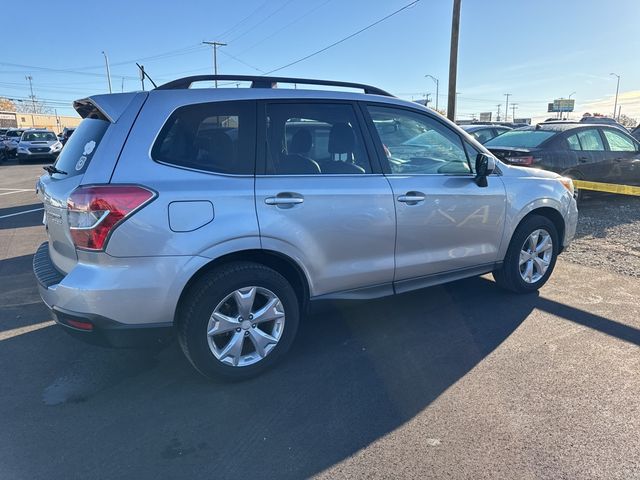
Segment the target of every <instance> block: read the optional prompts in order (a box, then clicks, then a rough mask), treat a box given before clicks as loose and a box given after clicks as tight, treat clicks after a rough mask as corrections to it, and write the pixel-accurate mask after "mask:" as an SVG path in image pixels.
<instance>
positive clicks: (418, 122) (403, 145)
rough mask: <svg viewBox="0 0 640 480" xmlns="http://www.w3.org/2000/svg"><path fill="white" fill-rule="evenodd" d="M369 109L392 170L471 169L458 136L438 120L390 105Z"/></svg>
mask: <svg viewBox="0 0 640 480" xmlns="http://www.w3.org/2000/svg"><path fill="white" fill-rule="evenodd" d="M368 109H369V113H370V115H371V118H372V120H373V124H374V125H375V127H376V130H377V131H378V135H379V137H380V141H381V142H382V145H383V149H384V152H385V154H386V157H387V161H388V163H389V167H390V169H391V173H397V174H412V173H413V174H434V173H441V174H467V173H471V168H470V166H469V162H468V160H467V155H466V153H465V150H464V147H463V145H462V140H461V138H460V136H459V135H458V134H457V133H455V132H454V131H453V130H451V129H449V128H447V127H446V126H444V125H443V124H441V123H440V122H438V121H437V120H435V119H433V118H431V117H428V116H426V115H421V114H419V113H413V112H410V111H407V110H401V109H396V108H390V107H374V106H370V107H368Z"/></svg>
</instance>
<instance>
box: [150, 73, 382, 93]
mask: <svg viewBox="0 0 640 480" xmlns="http://www.w3.org/2000/svg"><path fill="white" fill-rule="evenodd" d="M213 80H229V81H241V82H251V88H275V87H276V86H277V84H278V83H299V84H303V85H328V86H332V87H348V88H358V89H362V90H364V93H368V94H373V95H383V96H385V97H393V95H391V94H390V93H389V92H385V91H384V90H382V89H380V88H377V87H372V86H371V85H365V84H363V83H352V82H336V81H333V80H313V79H310V78H291V77H263V76H256V75H194V76H191V77H184V78H179V79H177V80H173V81H171V82H169V83H165V84H164V85H160V86H159V87H157V88H156V90H176V89H181V88H189V87H191V84H192V83H196V82H207V81H213Z"/></svg>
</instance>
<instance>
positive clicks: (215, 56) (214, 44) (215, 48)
mask: <svg viewBox="0 0 640 480" xmlns="http://www.w3.org/2000/svg"><path fill="white" fill-rule="evenodd" d="M202 43H203V44H205V45H211V46H212V47H213V74H214V75H218V47H225V46H226V45H227V44H226V43H221V42H202ZM214 83H215V86H216V88H218V80H214Z"/></svg>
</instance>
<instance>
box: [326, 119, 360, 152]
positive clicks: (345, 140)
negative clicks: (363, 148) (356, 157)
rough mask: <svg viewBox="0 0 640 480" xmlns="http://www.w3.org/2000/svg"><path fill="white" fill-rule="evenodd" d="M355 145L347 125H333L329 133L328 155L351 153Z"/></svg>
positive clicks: (353, 136) (354, 139) (350, 129)
mask: <svg viewBox="0 0 640 480" xmlns="http://www.w3.org/2000/svg"><path fill="white" fill-rule="evenodd" d="M355 143H356V137H355V135H354V134H353V128H351V126H350V125H349V124H347V123H335V124H333V127H331V132H330V133H329V153H351V152H353V147H354V145H355Z"/></svg>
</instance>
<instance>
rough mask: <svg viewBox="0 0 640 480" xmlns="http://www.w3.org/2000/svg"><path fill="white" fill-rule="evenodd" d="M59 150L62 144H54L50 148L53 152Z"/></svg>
mask: <svg viewBox="0 0 640 480" xmlns="http://www.w3.org/2000/svg"><path fill="white" fill-rule="evenodd" d="M60 149H62V144H61V143H60V142H56V143H54V144H53V145H52V146H51V150H52V151H54V152H57V151H58V150H60Z"/></svg>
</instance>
